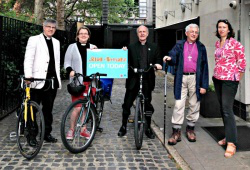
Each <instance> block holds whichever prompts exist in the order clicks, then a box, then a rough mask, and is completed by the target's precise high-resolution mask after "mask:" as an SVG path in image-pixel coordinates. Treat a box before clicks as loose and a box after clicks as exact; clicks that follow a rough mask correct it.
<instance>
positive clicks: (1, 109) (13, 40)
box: [0, 16, 75, 119]
mask: <svg viewBox="0 0 250 170" xmlns="http://www.w3.org/2000/svg"><path fill="white" fill-rule="evenodd" d="M41 32H42V26H40V25H35V24H32V23H28V22H23V21H20V20H16V19H13V18H8V17H4V16H0V119H1V118H3V117H4V116H6V115H7V114H9V113H11V112H12V110H13V109H15V107H16V106H17V104H18V97H17V96H18V94H17V92H14V91H13V89H14V88H15V87H16V83H17V78H18V76H19V75H20V74H23V61H24V54H25V48H26V44H27V41H28V38H29V37H30V36H32V35H35V34H40V33H41ZM54 37H55V38H57V39H58V40H59V41H60V45H61V64H63V58H64V54H65V51H66V48H67V46H68V44H69V43H70V42H72V41H74V38H75V33H71V32H66V31H60V30H57V31H56V33H55V36H54Z"/></svg>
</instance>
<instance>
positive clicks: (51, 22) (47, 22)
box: [43, 18, 57, 27]
mask: <svg viewBox="0 0 250 170" xmlns="http://www.w3.org/2000/svg"><path fill="white" fill-rule="evenodd" d="M48 24H54V25H55V26H56V27H57V21H56V20H54V19H50V18H49V19H46V20H45V21H44V22H43V26H46V25H48Z"/></svg>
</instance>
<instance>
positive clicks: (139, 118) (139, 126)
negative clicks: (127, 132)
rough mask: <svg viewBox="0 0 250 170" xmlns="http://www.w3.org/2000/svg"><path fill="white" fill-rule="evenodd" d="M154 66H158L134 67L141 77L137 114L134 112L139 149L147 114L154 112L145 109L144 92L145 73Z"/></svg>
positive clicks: (136, 140) (135, 132)
mask: <svg viewBox="0 0 250 170" xmlns="http://www.w3.org/2000/svg"><path fill="white" fill-rule="evenodd" d="M131 68H132V67H131ZM152 68H154V69H156V66H155V65H152V64H150V67H149V68H148V69H137V68H132V69H133V70H134V72H135V73H138V74H139V77H140V88H139V92H138V94H137V96H136V104H135V114H134V138H135V145H136V148H137V149H138V150H140V149H141V147H142V143H143V133H144V124H145V116H146V115H152V112H146V111H145V110H144V107H145V105H144V104H145V97H144V95H143V93H142V84H143V74H144V73H147V72H149V71H150V69H152Z"/></svg>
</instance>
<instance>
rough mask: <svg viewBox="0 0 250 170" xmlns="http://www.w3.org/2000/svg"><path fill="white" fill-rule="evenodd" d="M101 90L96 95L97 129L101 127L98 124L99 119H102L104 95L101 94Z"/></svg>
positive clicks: (99, 122)
mask: <svg viewBox="0 0 250 170" xmlns="http://www.w3.org/2000/svg"><path fill="white" fill-rule="evenodd" d="M101 93H102V91H101V92H100V93H99V94H98V97H97V102H96V112H97V118H98V119H97V129H101V128H99V126H100V124H101V120H102V114H103V106H104V97H103V95H102V94H101Z"/></svg>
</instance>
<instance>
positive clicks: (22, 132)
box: [15, 76, 53, 160]
mask: <svg viewBox="0 0 250 170" xmlns="http://www.w3.org/2000/svg"><path fill="white" fill-rule="evenodd" d="M19 80H20V85H19V87H18V88H19V89H20V90H21V91H22V103H21V105H20V107H19V108H18V109H17V117H18V120H17V127H16V134H15V135H16V140H17V145H18V148H19V150H20V153H21V154H22V155H23V156H24V157H25V158H27V159H29V160H30V159H33V158H34V157H35V156H36V155H37V154H38V153H39V151H40V149H41V147H42V145H43V140H44V133H45V122H44V116H43V112H42V110H41V108H40V106H39V104H37V103H36V102H35V101H32V100H31V96H30V84H29V83H25V81H29V82H34V81H49V82H50V83H49V84H50V86H49V87H48V89H49V88H50V87H51V84H52V87H53V78H52V79H37V78H25V77H23V76H21V78H20V79H19ZM38 83H39V82H38ZM48 89H46V90H48Z"/></svg>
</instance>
